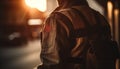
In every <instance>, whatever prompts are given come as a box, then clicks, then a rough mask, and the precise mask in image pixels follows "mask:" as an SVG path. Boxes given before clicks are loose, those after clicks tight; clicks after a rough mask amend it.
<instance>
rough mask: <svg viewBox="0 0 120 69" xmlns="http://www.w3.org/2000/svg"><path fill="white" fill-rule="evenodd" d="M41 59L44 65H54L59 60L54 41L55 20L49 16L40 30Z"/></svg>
mask: <svg viewBox="0 0 120 69" xmlns="http://www.w3.org/2000/svg"><path fill="white" fill-rule="evenodd" d="M41 46H42V47H41V48H42V49H41V55H40V57H41V60H42V62H43V64H44V65H54V64H57V63H58V62H59V55H58V48H57V43H56V20H55V19H54V17H52V16H50V17H48V18H47V19H46V21H45V27H44V30H43V32H42V44H41Z"/></svg>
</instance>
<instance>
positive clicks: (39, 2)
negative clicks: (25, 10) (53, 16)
mask: <svg viewBox="0 0 120 69" xmlns="http://www.w3.org/2000/svg"><path fill="white" fill-rule="evenodd" d="M25 3H26V4H27V5H28V6H30V7H31V8H36V9H38V10H39V11H42V12H44V11H46V9H47V6H46V5H47V4H46V3H47V2H46V0H25Z"/></svg>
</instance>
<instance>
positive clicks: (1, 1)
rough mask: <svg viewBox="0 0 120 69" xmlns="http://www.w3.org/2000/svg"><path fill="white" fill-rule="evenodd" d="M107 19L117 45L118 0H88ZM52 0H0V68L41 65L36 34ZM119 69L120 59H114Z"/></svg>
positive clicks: (53, 3) (25, 68)
mask: <svg viewBox="0 0 120 69" xmlns="http://www.w3.org/2000/svg"><path fill="white" fill-rule="evenodd" d="M88 2H89V4H90V7H92V8H93V9H95V10H97V11H99V12H100V13H101V14H102V15H104V16H105V17H106V19H107V20H108V21H109V23H110V26H111V30H112V37H113V40H116V41H117V42H118V44H120V30H119V29H120V0H88ZM57 6H58V4H57V2H56V0H0V69H33V68H35V67H36V66H37V65H39V64H41V60H40V58H39V55H40V51H41V43H40V33H41V30H42V23H43V22H44V20H45V18H46V17H47V16H48V15H49V14H50V13H51V12H52V11H53V10H54V9H55V8H56V7H57ZM116 67H117V69H120V61H117V64H116Z"/></svg>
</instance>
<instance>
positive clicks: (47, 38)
mask: <svg viewBox="0 0 120 69" xmlns="http://www.w3.org/2000/svg"><path fill="white" fill-rule="evenodd" d="M71 8H75V9H77V10H79V11H81V13H82V14H83V15H84V16H85V18H86V19H87V21H88V22H89V24H90V25H91V26H95V24H96V23H98V22H97V21H96V17H95V15H94V13H95V11H93V10H92V9H91V8H90V7H89V6H88V5H77V6H72V7H67V8H62V9H59V10H58V9H57V10H55V11H53V12H52V14H51V15H50V16H49V17H48V18H47V19H46V21H45V23H44V25H45V26H44V30H43V32H42V33H43V38H42V51H41V55H40V57H41V59H42V62H43V65H44V66H54V65H57V68H56V69H84V63H83V61H84V59H81V58H85V54H86V52H87V49H88V47H89V45H88V41H87V39H88V38H89V39H91V40H92V39H94V40H97V39H109V38H111V35H110V27H109V24H108V23H106V20H105V18H104V17H103V16H102V15H101V14H100V13H98V12H97V14H98V19H99V21H100V22H99V23H100V24H99V25H101V26H102V27H104V28H106V30H107V31H106V32H107V33H102V32H99V33H94V35H93V34H92V35H89V37H85V36H83V37H79V38H75V39H72V38H71V37H70V29H69V28H68V26H67V25H66V24H65V21H64V17H61V16H60V15H59V14H57V13H54V12H60V13H62V14H64V15H65V16H67V17H68V18H69V20H70V21H71V22H72V25H73V27H74V29H75V30H77V29H85V28H86V25H85V23H84V20H83V19H82V17H81V16H80V15H79V14H78V13H76V12H75V11H74V10H73V9H71ZM94 29H96V27H94ZM102 31H104V30H102ZM91 33H93V32H90V33H89V34H91ZM98 34H99V35H98ZM71 57H73V58H74V57H77V58H78V59H79V58H80V64H79V63H76V64H74V63H72V62H69V58H71ZM70 60H71V59H70ZM52 69H53V68H52Z"/></svg>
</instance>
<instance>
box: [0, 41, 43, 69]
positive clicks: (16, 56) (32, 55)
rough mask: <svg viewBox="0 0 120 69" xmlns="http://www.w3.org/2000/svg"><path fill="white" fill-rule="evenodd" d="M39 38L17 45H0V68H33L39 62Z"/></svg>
mask: <svg viewBox="0 0 120 69" xmlns="http://www.w3.org/2000/svg"><path fill="white" fill-rule="evenodd" d="M40 47H41V45H40V40H34V41H29V42H28V44H25V45H23V46H20V47H19V46H17V47H11V48H7V47H4V48H3V47H0V69H33V68H34V67H35V66H37V65H38V64H41V62H40V58H39V54H40V49H41V48H40Z"/></svg>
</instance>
